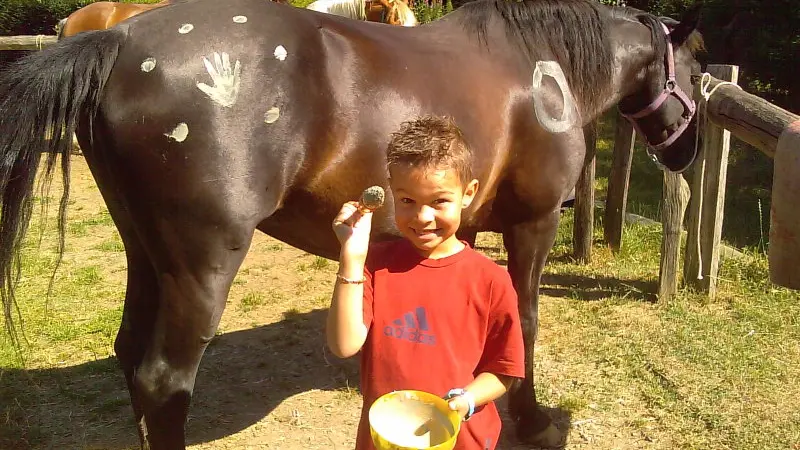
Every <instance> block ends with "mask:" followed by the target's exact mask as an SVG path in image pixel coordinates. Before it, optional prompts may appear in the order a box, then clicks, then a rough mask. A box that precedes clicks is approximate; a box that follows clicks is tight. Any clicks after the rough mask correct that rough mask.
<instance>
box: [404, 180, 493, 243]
mask: <svg viewBox="0 0 800 450" xmlns="http://www.w3.org/2000/svg"><path fill="white" fill-rule="evenodd" d="M389 174H390V177H391V179H390V180H389V183H390V186H391V189H392V196H393V197H394V208H395V222H396V223H397V227H398V229H399V230H400V232H401V233H403V235H404V236H405V237H406V238H407V239H408V240H410V241H411V243H412V244H414V247H416V248H417V250H418V251H419V252H420V254H422V255H423V256H425V257H429V258H431V257H432V258H437V257H444V256H449V255H450V254H452V253H455V252H456V251H458V250H459V249H460V248H461V244H460V243H459V242H458V239H457V238H456V236H455V233H456V231H457V230H458V227H459V225H460V224H461V210H462V209H464V208H466V207H468V206H469V205H470V204H471V203H472V200H473V199H474V198H475V194H476V192H477V189H478V180H472V181H471V182H470V183H469V184H468V185H467V186H463V185H462V184H461V180H459V178H458V174H457V173H456V171H455V170H453V169H421V168H416V167H408V166H392V167H391V168H390V170H389Z"/></svg>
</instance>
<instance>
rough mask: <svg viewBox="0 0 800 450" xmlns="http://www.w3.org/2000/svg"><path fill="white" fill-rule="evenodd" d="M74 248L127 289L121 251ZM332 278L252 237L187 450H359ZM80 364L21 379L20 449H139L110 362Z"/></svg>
mask: <svg viewBox="0 0 800 450" xmlns="http://www.w3.org/2000/svg"><path fill="white" fill-rule="evenodd" d="M73 161H74V164H73V172H72V183H73V185H72V197H71V206H70V211H71V215H70V218H71V219H70V220H78V219H80V218H81V217H92V216H93V215H96V214H99V213H101V212H102V211H103V208H104V207H103V203H102V200H101V198H100V196H99V192H98V191H97V188H96V185H95V184H94V181H93V180H92V178H91V174H90V173H89V171H88V168H87V166H86V164H85V162H84V161H83V159H82V158H81V157H79V156H75V157H73ZM109 228H110V227H109ZM68 239H70V238H69V237H68ZM81 239H85V241H80V242H73V246H72V248H75V247H76V246H78V247H79V248H78V249H75V251H72V252H68V253H67V254H66V255H65V264H66V265H67V266H69V265H70V264H71V263H76V265H79V264H81V263H83V264H87V263H88V262H82V261H81V260H85V261H91V260H95V258H99V259H98V260H99V261H102V262H101V264H102V266H103V271H104V274H105V275H104V282H111V283H117V284H119V285H120V286H124V282H125V279H124V277H125V261H124V253H122V252H117V253H115V254H111V255H109V254H90V253H89V252H88V251H87V252H82V251H80V247H84V248H93V247H95V244H94V243H92V239H93V238H92V236H87V237H85V238H81ZM94 239H96V240H98V241H99V240H100V239H101V238H100V237H99V236H97V235H96V237H95V238H94ZM335 270H336V264H335V263H334V262H330V261H327V260H322V259H320V258H316V257H313V256H311V255H308V254H306V253H304V252H301V251H299V250H297V249H295V248H293V247H290V246H289V245H286V244H283V243H280V242H279V241H276V240H274V239H272V238H270V237H268V236H265V235H264V234H261V233H257V234H256V235H255V237H254V239H253V243H252V246H251V249H250V252H249V254H248V256H247V258H246V260H245V262H244V264H243V266H242V268H241V270H240V272H239V276H238V277H237V279H236V281H235V282H234V285H233V288H232V291H231V294H230V296H229V300H228V305H227V308H226V311H225V313H224V316H223V318H222V321H221V324H220V329H219V331H218V335H217V337H216V338H215V339H214V340H213V341H212V343H211V344H210V346H209V347H208V350H207V351H206V354H205V356H204V357H203V360H202V364H201V367H200V370H199V373H198V377H197V383H196V387H195V391H194V392H195V393H194V398H193V401H192V406H191V410H190V417H189V421H188V425H187V436H188V437H187V442H188V444H189V446H190V448H193V449H197V450H200V449H203V450H205V449H209V450H210V449H267V448H269V449H287V450H288V449H352V448H353V447H354V442H355V439H354V437H355V434H356V428H357V424H358V419H359V413H360V407H361V397H360V394H359V392H358V390H357V385H358V363H357V357H356V358H351V359H348V360H339V359H337V358H336V357H334V356H333V355H331V354H330V352H329V351H327V349H326V347H325V342H324V334H323V333H324V321H325V314H326V308H327V306H328V303H329V298H330V297H329V295H330V292H331V288H332V280H333V279H334V276H333V275H334V273H335ZM62 282H65V281H62ZM56 301H57V300H56ZM108 307H109V308H111V307H116V308H118V307H119V299H109V305H108ZM108 345H109V349H111V345H112V344H111V342H109V344H108ZM110 353H111V352H110V351H109V354H110ZM83 361H84V362H82V363H79V364H76V365H68V366H66V367H58V366H56V367H51V368H42V369H37V370H27V371H24V375H19V376H24V377H26V378H27V379H28V380H29V381H30V386H33V387H35V388H33V390H36V391H37V392H36V394H35V395H36V396H37V398H46V399H48V400H47V402H46V403H43V404H37V405H33V406H31V407H30V408H29V409H28V410H27V411H25V413H24V414H25V415H26V416H27V417H28V419H27V420H29V421H30V422H31V423H30V425H31V428H30V430H35V431H34V432H31V433H32V435H31V436H29V437H24V436H23V439H22V441H29V442H31V443H32V444H31V445H30V446H28V445H24V446H25V447H28V448H91V449H114V450H116V449H128V448H138V438H137V437H136V435H135V427H134V424H133V418H132V414H131V410H130V404H129V401H128V396H127V390H126V388H125V382H124V378H123V377H122V374H121V372H120V371H119V370H118V368H117V365H116V361H115V360H114V359H113V358H111V357H108V356H106V355H95V358H92V357H91V356H89V355H87V356H84V357H83ZM9 376H13V374H12V375H9ZM76 399H78V400H79V401H76ZM501 403H502V402H501ZM501 407H502V408H505V407H504V405H503V406H501ZM561 425H562V426H564V424H561ZM567 426H568V425H567ZM506 431H507V432H510V427H507V428H506ZM24 433H25V432H23V434H24ZM0 434H2V433H0ZM0 437H1V436H0ZM29 438H30V439H29ZM0 442H3V440H2V439H0ZM7 442H8V441H7ZM34 442H36V443H34ZM42 442H47V444H46V445H45V446H41V445H40V444H41V443H42ZM500 448H501V449H521V448H528V447H525V446H515V445H513V439H512V438H510V437H508V436H507V437H506V438H504V441H503V442H502V444H501V446H500Z"/></svg>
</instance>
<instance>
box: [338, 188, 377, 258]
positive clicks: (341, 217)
mask: <svg viewBox="0 0 800 450" xmlns="http://www.w3.org/2000/svg"><path fill="white" fill-rule="evenodd" d="M371 229H372V212H371V211H366V212H363V213H362V212H361V211H360V210H359V209H358V202H347V203H345V204H344V205H342V209H340V210H339V214H337V215H336V218H335V219H333V232H334V233H336V238H337V239H338V240H339V244H341V246H342V257H345V258H353V259H357V260H358V261H359V262H363V261H364V260H365V259H366V258H367V250H368V249H369V233H370V230H371ZM353 262H355V261H353Z"/></svg>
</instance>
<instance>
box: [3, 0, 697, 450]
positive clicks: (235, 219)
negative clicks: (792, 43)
mask: <svg viewBox="0 0 800 450" xmlns="http://www.w3.org/2000/svg"><path fill="white" fill-rule="evenodd" d="M695 12H696V11H695ZM696 23H697V16H696V14H691V15H689V16H687V17H686V18H684V19H683V20H682V21H681V22H680V23H677V24H676V25H672V26H671V27H670V29H669V30H668V33H667V28H666V27H665V25H663V24H662V23H661V22H659V20H658V19H657V18H656V17H653V16H651V15H647V14H644V13H641V12H638V11H632V10H627V9H624V8H611V7H606V6H602V5H600V4H598V3H596V2H595V1H594V0H585V1H584V0H563V1H556V0H549V1H545V0H536V1H503V0H482V1H478V2H473V3H468V4H466V5H464V6H463V7H462V8H460V9H458V10H456V11H454V12H453V13H451V14H448V15H447V16H445V17H444V18H442V19H440V20H437V21H435V22H433V23H429V24H425V25H422V26H419V27H414V28H410V29H407V28H404V27H376V26H372V25H371V24H367V23H364V22H360V21H354V20H348V19H344V18H341V17H337V16H334V15H329V14H313V13H309V12H308V11H305V10H303V9H300V8H294V7H290V6H286V5H279V4H275V3H270V2H264V1H263V0H228V1H226V2H218V1H217V0H194V1H192V2H185V3H177V4H175V5H172V6H170V7H168V8H159V9H157V10H154V11H151V12H149V13H147V14H142V15H139V16H136V17H133V18H131V19H129V20H128V21H126V22H125V23H122V24H120V25H118V26H117V27H114V28H112V29H109V30H103V31H93V32H86V33H81V34H80V35H77V36H74V37H72V38H70V39H65V40H63V41H60V42H59V43H57V44H55V45H53V46H51V47H49V48H47V49H45V50H43V51H41V52H36V53H33V54H31V55H30V56H27V57H25V58H24V59H22V60H20V61H19V62H18V63H16V64H15V65H13V66H11V67H10V68H9V70H8V71H7V72H4V73H3V74H2V75H0V198H1V199H2V210H1V211H0V287H2V289H0V294H2V295H0V298H1V299H2V302H3V306H4V311H5V315H6V321H7V324H8V325H9V327H10V328H11V330H12V336H14V331H13V330H14V329H13V321H12V314H11V312H12V308H13V304H14V286H15V282H16V280H17V279H18V276H17V275H18V270H19V266H18V263H19V259H18V255H19V251H20V250H21V248H22V243H23V237H24V235H25V232H26V230H27V225H28V221H29V220H30V214H31V209H32V205H33V203H34V198H35V197H34V181H35V178H36V174H37V170H38V168H39V165H40V161H42V160H43V161H45V170H44V174H45V176H44V177H43V180H45V181H47V180H49V178H50V176H52V175H53V172H54V171H55V168H56V165H57V164H58V163H59V160H58V157H59V155H60V157H61V160H60V164H61V168H62V177H63V180H64V185H65V190H64V196H63V197H62V202H61V205H60V208H59V223H60V230H61V233H60V236H59V237H60V239H61V241H60V242H61V243H62V245H63V238H64V219H65V211H66V206H67V204H68V191H69V168H70V159H69V157H68V151H69V139H67V138H65V137H64V136H71V133H72V132H73V131H74V130H75V129H76V128H77V131H78V137H79V139H80V142H81V147H82V148H83V150H84V155H85V159H86V162H87V164H88V165H89V168H90V169H91V171H92V174H93V176H94V178H95V181H96V182H97V185H98V187H99V189H100V192H101V193H102V195H103V198H104V200H105V202H106V205H107V206H108V210H109V212H110V214H111V216H112V218H113V219H114V223H115V224H116V226H117V228H118V230H119V233H120V235H121V237H122V240H123V242H124V245H125V252H126V256H127V264H128V274H127V275H128V281H127V291H126V295H125V305H124V310H123V318H122V323H121V326H120V329H119V333H118V335H117V337H116V340H115V343H114V348H115V352H116V355H117V358H118V359H119V362H120V365H121V367H122V370H123V372H124V374H125V378H126V381H127V384H128V389H129V391H130V394H131V402H132V406H133V411H134V414H135V418H136V421H137V423H138V426H139V432H140V439H141V440H142V443H143V445H148V444H149V448H151V449H156V450H158V449H183V448H185V436H184V433H185V431H184V425H185V422H186V417H187V413H188V410H189V405H190V402H191V397H192V391H193V388H194V383H195V376H196V373H197V369H198V365H199V364H200V360H201V357H202V355H203V353H204V351H205V349H206V347H207V345H208V343H209V341H210V340H211V339H212V338H213V337H214V334H215V331H216V330H217V326H218V324H219V320H220V317H221V315H222V312H223V310H224V307H225V304H226V299H227V296H228V292H229V289H230V287H231V284H232V282H233V280H234V277H235V276H236V273H237V271H238V269H239V267H240V264H241V263H242V260H243V259H244V257H245V255H246V253H247V251H248V248H249V245H250V242H251V239H252V236H253V233H254V232H255V230H260V231H262V232H264V233H267V234H269V235H271V236H273V237H275V238H277V239H279V240H281V241H284V242H286V243H288V244H289V245H292V246H295V247H297V248H300V249H302V250H305V251H307V252H310V253H313V254H316V255H321V256H324V257H327V258H331V259H335V258H336V257H337V255H338V253H339V244H338V241H337V240H336V237H335V236H334V234H333V232H332V230H331V228H330V221H331V219H332V217H334V215H335V214H336V212H337V211H338V209H339V207H340V206H341V204H342V203H344V202H345V201H347V200H351V199H355V198H358V195H359V194H360V192H361V190H362V189H363V188H365V187H366V186H370V185H375V184H377V185H382V186H384V187H386V188H387V189H388V183H387V180H386V170H385V164H386V159H385V148H386V144H387V142H388V138H389V135H390V133H391V132H393V131H395V130H396V129H397V128H398V126H399V125H400V124H401V123H402V122H403V121H406V120H409V119H412V118H414V117H417V116H418V115H421V114H437V115H449V116H451V117H453V118H454V119H455V121H456V122H457V123H458V124H459V125H460V127H461V129H462V131H463V133H464V136H465V138H466V140H467V142H469V144H470V146H471V147H472V149H473V152H474V161H473V164H474V173H475V176H476V178H478V180H479V181H480V183H481V189H480V191H479V193H478V195H477V197H476V199H475V201H474V202H473V204H472V205H471V206H470V208H469V209H467V210H465V211H464V212H463V222H462V224H463V230H462V232H461V233H460V235H459V236H460V237H462V238H464V239H467V240H469V241H470V242H473V243H474V238H475V235H476V233H477V232H479V231H495V232H500V233H502V234H503V243H504V246H505V248H506V250H507V252H508V270H509V273H510V276H511V278H512V280H513V283H514V286H515V289H516V290H517V293H518V297H519V309H520V314H521V318H522V323H523V333H524V337H525V347H526V378H525V380H524V381H523V382H520V383H517V384H516V385H515V386H514V387H513V388H512V389H511V391H510V392H509V400H508V402H509V409H510V411H509V412H510V416H511V418H512V419H513V420H514V421H515V423H516V429H517V433H518V435H519V437H520V438H523V439H525V440H527V441H528V442H531V443H533V444H535V445H539V446H553V445H558V444H559V443H560V442H561V440H562V436H561V435H560V433H559V432H558V430H556V429H555V427H554V426H553V425H552V421H551V419H550V418H549V417H548V416H547V415H546V414H545V413H544V412H543V411H541V410H540V409H539V408H538V407H537V402H536V395H535V390H534V343H535V340H536V334H537V323H538V299H539V283H540V277H541V274H542V270H543V268H544V264H545V261H546V258H547V255H548V253H549V251H550V249H551V247H552V245H553V242H554V239H555V235H556V230H557V227H558V220H559V209H560V208H559V207H560V205H561V202H562V201H563V200H564V199H565V197H566V196H567V194H568V193H569V192H570V191H571V190H572V188H573V187H574V186H575V182H576V180H577V179H578V176H579V174H580V172H581V168H582V166H583V163H584V159H585V155H586V148H585V144H584V135H583V129H582V126H584V125H586V124H587V123H589V122H590V121H592V120H593V119H595V118H596V117H598V116H599V115H600V114H601V113H602V112H604V111H606V110H608V109H609V108H611V107H613V106H614V105H617V104H619V107H620V109H622V110H623V112H624V113H626V114H628V116H629V117H630V118H631V120H632V121H634V122H635V123H636V124H637V127H638V129H639V130H640V131H641V132H642V134H643V136H644V137H645V138H646V139H647V140H648V141H649V142H651V143H652V144H653V148H652V150H651V151H652V152H653V155H654V157H655V158H657V159H658V161H660V163H662V164H663V165H665V166H666V167H667V168H669V169H670V170H683V169H685V168H686V167H687V166H688V165H689V164H691V162H692V161H693V159H694V157H695V155H696V149H695V145H694V144H695V142H694V140H695V133H694V130H695V126H694V123H695V122H696V121H693V120H692V116H693V111H694V108H693V106H694V105H693V103H692V102H691V100H690V99H689V97H687V95H686V93H685V92H684V91H686V92H688V93H690V94H691V92H692V90H691V83H690V76H691V74H692V72H693V71H698V70H699V65H698V63H697V61H696V60H695V59H694V55H693V51H694V49H696V48H698V46H699V37H698V36H697V35H695V34H694V28H695V26H696ZM209 37H211V38H209ZM273 49H274V50H273ZM399 74H401V75H399ZM547 75H549V76H547ZM558 117H561V119H554V118H558ZM50 128H52V129H53V130H54V132H53V136H54V139H52V140H47V139H45V136H44V133H43V130H47V129H50ZM43 153H44V156H42V155H43ZM658 182H660V180H659V181H658ZM387 200H388V202H387V205H386V207H385V208H382V209H381V210H379V211H377V212H376V213H375V216H374V218H373V228H372V230H373V232H372V238H373V239H374V240H376V241H377V240H386V239H397V238H398V237H399V236H400V235H399V232H398V231H397V229H396V228H395V226H394V221H393V217H392V215H391V211H392V210H393V207H392V206H393V205H392V197H391V195H389V196H387ZM62 248H63V247H62ZM442 394H444V393H442Z"/></svg>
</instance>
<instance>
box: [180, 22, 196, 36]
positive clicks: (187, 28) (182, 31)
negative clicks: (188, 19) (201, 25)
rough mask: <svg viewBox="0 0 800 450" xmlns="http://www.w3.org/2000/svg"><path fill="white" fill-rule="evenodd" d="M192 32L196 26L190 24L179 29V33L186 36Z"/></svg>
mask: <svg viewBox="0 0 800 450" xmlns="http://www.w3.org/2000/svg"><path fill="white" fill-rule="evenodd" d="M192 30H194V25H192V24H190V23H185V24H183V25H181V27H180V28H178V33H180V34H186V33H188V32H190V31H192Z"/></svg>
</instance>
